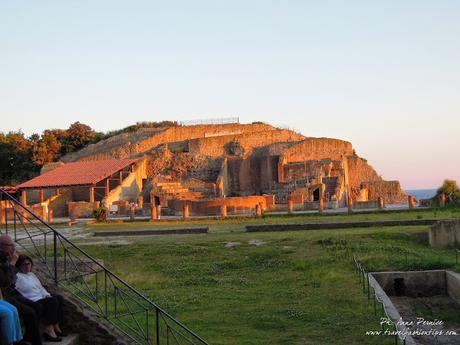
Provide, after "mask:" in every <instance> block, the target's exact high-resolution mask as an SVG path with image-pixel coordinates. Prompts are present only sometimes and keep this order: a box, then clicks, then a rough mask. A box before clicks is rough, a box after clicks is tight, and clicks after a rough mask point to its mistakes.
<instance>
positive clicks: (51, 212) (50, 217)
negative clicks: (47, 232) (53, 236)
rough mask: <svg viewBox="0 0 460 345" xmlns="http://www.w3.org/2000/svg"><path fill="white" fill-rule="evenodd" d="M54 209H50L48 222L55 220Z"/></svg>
mask: <svg viewBox="0 0 460 345" xmlns="http://www.w3.org/2000/svg"><path fill="white" fill-rule="evenodd" d="M53 213H54V212H53V210H48V223H50V224H51V223H52V222H53V220H54V217H53Z"/></svg>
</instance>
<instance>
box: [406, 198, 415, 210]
mask: <svg viewBox="0 0 460 345" xmlns="http://www.w3.org/2000/svg"><path fill="white" fill-rule="evenodd" d="M407 202H408V204H409V210H413V209H414V206H415V198H414V197H413V196H412V195H408V196H407Z"/></svg>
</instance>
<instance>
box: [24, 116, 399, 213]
mask: <svg viewBox="0 0 460 345" xmlns="http://www.w3.org/2000/svg"><path fill="white" fill-rule="evenodd" d="M96 161H97V162H98V163H97V164H92V165H91V164H83V163H90V162H93V163H96ZM76 162H78V164H77V163H76ZM69 163H73V164H69ZM112 167H113V168H112ZM108 168H110V169H108ZM82 169H83V170H82ZM85 169H86V170H85ZM99 172H101V173H100V174H99ZM103 172H106V173H103ZM67 180H69V182H68V183H64V181H67ZM88 181H89V182H88ZM45 182H46V183H45ZM17 187H18V191H19V192H20V193H22V196H23V197H22V200H23V201H24V203H29V204H30V205H35V204H36V205H38V206H40V205H41V208H42V210H41V211H40V212H39V213H43V214H44V215H43V218H45V213H46V209H48V210H52V211H53V216H55V217H58V216H71V217H74V218H76V217H80V216H83V215H84V216H86V217H88V216H90V215H91V213H92V212H93V211H92V210H93V209H94V208H95V206H94V205H96V204H98V205H99V204H100V205H101V206H105V207H106V208H108V209H111V210H112V207H114V209H116V210H117V212H118V213H119V214H125V215H130V216H131V217H134V216H135V213H136V212H137V211H141V212H142V213H144V214H152V218H155V219H156V218H158V217H160V216H161V214H176V215H181V214H185V215H186V217H185V218H187V217H188V216H189V215H202V214H208V215H209V214H210V215H222V216H226V215H227V214H238V213H248V212H249V213H251V212H252V213H256V211H257V214H258V215H259V216H260V215H261V214H262V213H263V212H264V211H266V210H288V211H289V212H293V211H294V210H299V209H304V210H305V209H307V210H308V209H314V210H315V209H316V210H319V211H320V212H322V211H323V210H324V209H328V208H329V209H331V208H338V207H347V206H348V207H349V209H352V208H356V209H359V208H382V207H383V206H384V204H398V203H401V204H402V203H407V195H406V194H405V192H404V191H403V190H401V187H400V184H399V182H398V181H385V180H383V179H382V177H380V176H379V175H378V174H377V172H376V171H375V170H374V169H373V168H372V167H371V166H370V165H369V164H368V163H367V161H366V160H365V159H364V158H361V157H359V156H358V155H357V154H356V153H355V150H354V149H353V146H352V144H351V143H350V142H347V141H343V140H338V139H329V138H311V137H305V136H303V135H302V134H300V133H297V132H295V131H292V130H288V129H279V128H275V127H273V126H270V125H268V124H263V123H254V124H239V123H230V124H212V125H192V126H179V125H178V126H173V127H165V128H155V129H151V128H142V129H139V130H137V131H136V132H132V133H123V134H120V135H116V136H114V137H111V138H109V139H106V140H103V141H100V142H98V143H97V144H93V145H89V146H88V147H86V148H84V149H82V150H80V151H78V152H74V153H71V154H68V155H66V156H64V157H63V158H62V162H60V163H52V164H50V165H48V166H45V167H44V168H43V170H42V175H41V176H38V177H36V178H35V179H32V180H30V181H27V182H25V183H23V184H21V185H19V186H17ZM48 201H49V202H48ZM66 205H67V206H68V207H67V210H66ZM57 206H59V207H57ZM61 206H62V207H61ZM42 211H43V212H42ZM66 213H67V214H66Z"/></svg>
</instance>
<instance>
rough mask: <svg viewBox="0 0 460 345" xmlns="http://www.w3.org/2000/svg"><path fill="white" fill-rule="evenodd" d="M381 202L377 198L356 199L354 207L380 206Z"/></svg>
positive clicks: (360, 208)
mask: <svg viewBox="0 0 460 345" xmlns="http://www.w3.org/2000/svg"><path fill="white" fill-rule="evenodd" d="M378 207H379V204H378V202H377V200H369V201H355V202H354V203H353V208H354V209H356V210H363V209H366V208H378Z"/></svg>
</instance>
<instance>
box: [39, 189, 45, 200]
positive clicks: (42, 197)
mask: <svg viewBox="0 0 460 345" xmlns="http://www.w3.org/2000/svg"><path fill="white" fill-rule="evenodd" d="M39 194H40V203H42V202H44V201H45V191H44V190H43V188H41V189H40V191H39Z"/></svg>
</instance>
